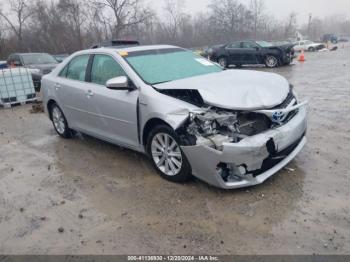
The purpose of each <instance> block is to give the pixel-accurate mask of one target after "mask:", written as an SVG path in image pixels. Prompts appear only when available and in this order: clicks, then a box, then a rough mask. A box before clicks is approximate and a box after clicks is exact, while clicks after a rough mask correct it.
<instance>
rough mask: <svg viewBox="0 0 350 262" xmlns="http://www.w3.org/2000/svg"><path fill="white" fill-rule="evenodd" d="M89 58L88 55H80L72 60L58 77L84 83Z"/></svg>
mask: <svg viewBox="0 0 350 262" xmlns="http://www.w3.org/2000/svg"><path fill="white" fill-rule="evenodd" d="M89 57H90V55H81V56H77V57H75V58H73V59H72V60H71V61H70V62H69V64H68V65H67V66H66V68H64V69H63V70H62V71H61V73H60V76H63V77H64V76H66V77H67V78H69V79H72V80H78V81H85V76H86V68H87V65H88V63H89Z"/></svg>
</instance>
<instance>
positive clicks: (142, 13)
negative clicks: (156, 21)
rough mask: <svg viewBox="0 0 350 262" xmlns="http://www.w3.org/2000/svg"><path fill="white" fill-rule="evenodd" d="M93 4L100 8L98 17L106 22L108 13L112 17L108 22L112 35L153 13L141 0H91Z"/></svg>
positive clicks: (116, 36) (118, 33)
mask: <svg viewBox="0 0 350 262" xmlns="http://www.w3.org/2000/svg"><path fill="white" fill-rule="evenodd" d="M93 3H94V5H95V6H96V7H97V8H98V9H99V10H100V14H99V15H100V18H102V20H103V21H105V22H107V21H108V20H109V19H108V18H107V19H106V18H105V17H106V16H107V17H109V15H110V13H111V14H112V15H111V17H113V19H112V21H110V22H109V27H110V31H111V34H112V37H114V38H118V37H120V36H121V35H122V34H123V33H124V31H125V30H126V29H127V28H128V27H130V26H133V25H137V24H140V23H144V22H145V21H146V20H147V19H149V18H150V17H152V16H153V15H154V14H153V12H152V11H151V10H150V9H149V8H146V7H144V6H143V4H142V0H93Z"/></svg>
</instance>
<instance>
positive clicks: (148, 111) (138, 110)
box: [42, 46, 307, 189]
mask: <svg viewBox="0 0 350 262" xmlns="http://www.w3.org/2000/svg"><path fill="white" fill-rule="evenodd" d="M42 85H43V96H44V105H45V109H46V111H47V112H48V115H49V117H50V119H51V120H52V122H53V125H54V128H55V129H56V131H57V133H58V134H59V135H60V136H62V137H64V138H68V137H71V136H72V134H73V133H74V131H79V132H82V133H85V134H88V135H91V136H94V137H97V138H99V139H102V140H105V141H108V142H111V143H115V144H118V145H121V146H123V147H128V148H131V149H133V150H136V151H139V152H142V153H146V154H147V155H148V156H149V157H150V159H151V161H152V163H153V164H154V167H155V168H156V169H157V170H158V172H159V174H160V175H161V176H162V177H164V178H166V179H168V180H170V181H173V182H185V181H187V180H188V179H189V178H191V176H192V175H194V176H195V177H197V178H199V179H201V180H204V181H206V182H207V183H209V184H211V185H213V186H216V187H220V188H225V189H233V188H240V187H246V186H253V185H257V184H261V183H263V182H264V181H265V180H266V179H268V178H269V177H271V176H272V175H273V174H275V173H277V172H278V171H279V170H281V169H282V168H283V167H284V166H286V165H287V164H288V163H289V162H290V161H291V160H292V159H293V158H294V157H295V156H296V155H297V154H298V153H299V152H300V151H301V149H302V148H303V146H304V145H305V143H306V138H305V134H306V128H307V120H306V117H307V108H306V107H307V102H302V103H299V102H298V101H297V98H296V96H295V94H294V91H293V86H292V85H290V84H289V83H288V82H287V80H286V79H284V78H283V77H281V76H279V75H276V74H272V73H263V72H258V71H246V70H223V69H222V68H221V67H220V66H218V65H216V64H214V63H212V62H210V61H208V60H206V59H204V58H202V57H199V56H197V55H195V54H194V53H193V52H191V51H188V50H185V49H182V48H179V47H174V46H137V47H128V48H122V49H117V48H113V47H111V48H99V49H93V50H85V51H81V52H77V53H75V54H73V55H72V56H70V57H69V58H67V59H66V60H65V61H64V62H63V63H62V64H60V65H59V66H58V67H57V68H56V69H55V70H54V71H53V72H52V73H50V74H49V75H47V76H45V77H44V78H43V81H42ZM73 130H74V131H73Z"/></svg>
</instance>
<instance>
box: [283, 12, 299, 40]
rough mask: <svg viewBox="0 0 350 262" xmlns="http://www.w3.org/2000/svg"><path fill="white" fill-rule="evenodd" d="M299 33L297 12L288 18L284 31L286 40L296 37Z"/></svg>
mask: <svg viewBox="0 0 350 262" xmlns="http://www.w3.org/2000/svg"><path fill="white" fill-rule="evenodd" d="M296 31H297V14H296V13H295V12H292V13H290V15H289V16H288V19H287V22H286V26H285V30H284V36H285V37H286V38H288V37H291V36H293V37H294V36H295V35H296Z"/></svg>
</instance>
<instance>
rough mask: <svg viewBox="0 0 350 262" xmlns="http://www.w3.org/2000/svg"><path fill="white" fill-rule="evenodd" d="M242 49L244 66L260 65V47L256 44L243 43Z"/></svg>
mask: <svg viewBox="0 0 350 262" xmlns="http://www.w3.org/2000/svg"><path fill="white" fill-rule="evenodd" d="M242 49H243V55H242V59H243V61H244V62H243V64H252V65H254V64H257V63H258V61H259V60H258V55H259V53H260V51H259V47H258V46H257V44H256V43H254V42H243V43H242Z"/></svg>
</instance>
